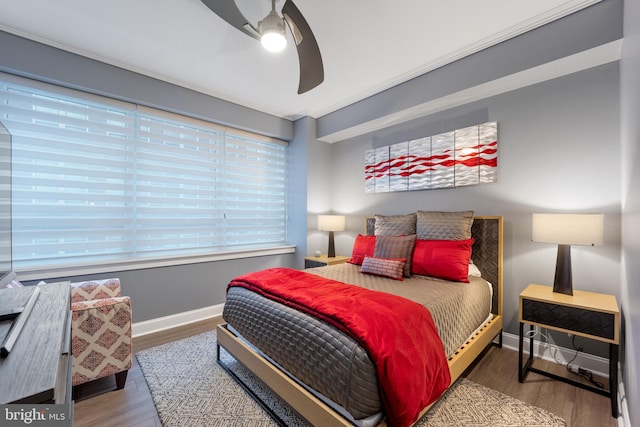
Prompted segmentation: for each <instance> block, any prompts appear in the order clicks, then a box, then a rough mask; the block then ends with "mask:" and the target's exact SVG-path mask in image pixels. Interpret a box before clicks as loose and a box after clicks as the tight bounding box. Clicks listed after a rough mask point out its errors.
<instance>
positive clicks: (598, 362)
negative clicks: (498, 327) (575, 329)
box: [502, 332, 631, 427]
mask: <svg viewBox="0 0 640 427" xmlns="http://www.w3.org/2000/svg"><path fill="white" fill-rule="evenodd" d="M502 345H503V347H506V348H508V349H510V350H514V351H518V346H519V337H518V335H515V334H510V333H508V332H503V333H502ZM525 349H528V346H525ZM575 352H576V351H575V350H572V349H568V348H565V347H560V346H558V345H556V344H548V343H545V342H541V341H539V340H534V343H533V354H534V355H535V356H536V357H540V358H541V359H544V360H548V361H550V362H554V363H557V362H558V361H560V362H561V363H563V364H566V363H567V362H568V361H569V360H571V359H572V358H573V356H574V355H575ZM526 354H528V351H527V352H526ZM571 364H572V365H574V366H581V367H582V368H584V369H588V370H590V371H591V372H593V373H594V374H596V375H600V376H602V377H605V378H609V359H605V358H604V357H599V356H594V355H592V354H586V353H579V354H578V356H577V357H576V358H575V360H574V361H573V362H571ZM618 378H619V379H622V376H621V374H620V366H619V365H618ZM618 408H619V412H620V416H619V417H618V427H631V422H630V420H629V406H628V402H627V399H626V396H625V391H624V383H623V382H622V381H620V382H619V383H618Z"/></svg>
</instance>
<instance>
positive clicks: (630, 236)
mask: <svg viewBox="0 0 640 427" xmlns="http://www.w3.org/2000/svg"><path fill="white" fill-rule="evenodd" d="M624 6H625V21H624V45H623V52H622V61H621V81H620V87H621V129H622V135H621V139H622V247H623V250H622V263H623V264H622V265H623V276H622V290H621V304H622V314H623V321H624V328H623V331H624V340H623V346H622V348H623V351H624V352H623V355H622V359H621V360H622V361H623V362H624V364H623V379H624V385H625V390H626V400H627V402H628V406H629V411H630V414H629V424H628V425H631V426H637V425H640V407H639V406H638V405H637V402H640V372H639V370H640V309H639V308H638V307H640V263H639V262H638V261H639V260H640V191H638V189H639V188H640V169H639V168H638V163H640V120H638V118H639V117H640V79H639V78H638V76H640V2H638V1H636V0H626V1H625V3H624ZM633 402H636V404H633Z"/></svg>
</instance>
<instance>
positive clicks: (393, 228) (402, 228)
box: [375, 213, 416, 236]
mask: <svg viewBox="0 0 640 427" xmlns="http://www.w3.org/2000/svg"><path fill="white" fill-rule="evenodd" d="M375 217H376V230H375V234H376V236H408V235H410V234H416V214H415V213H411V214H407V215H376V216H375Z"/></svg>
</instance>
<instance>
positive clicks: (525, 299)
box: [518, 285, 620, 418]
mask: <svg viewBox="0 0 640 427" xmlns="http://www.w3.org/2000/svg"><path fill="white" fill-rule="evenodd" d="M519 318H520V342H519V347H518V381H520V382H523V381H524V378H525V376H526V375H527V372H529V371H531V372H535V373H537V374H541V375H545V376H547V377H550V378H553V379H556V380H559V381H563V382H566V383H569V384H572V385H575V386H577V387H580V388H583V389H586V390H590V391H593V392H595V393H598V394H601V395H603V396H607V397H609V398H610V399H611V415H613V416H614V417H615V418H617V417H618V397H617V395H618V346H619V344H620V310H619V309H618V303H617V301H616V297H615V296H614V295H608V294H600V293H595V292H584V291H573V295H565V294H559V293H554V292H553V288H552V287H551V286H543V285H529V286H528V287H527V288H526V289H525V290H524V291H522V293H521V294H520V309H519ZM525 323H527V324H529V325H530V330H533V327H534V326H540V327H542V328H546V329H552V330H554V331H560V332H565V333H568V334H574V335H579V336H581V337H585V338H589V339H593V340H598V341H603V342H606V343H609V391H606V390H603V389H600V388H597V387H593V386H591V385H589V384H583V383H580V382H578V381H574V380H572V379H570V378H565V377H561V376H558V375H555V374H553V373H550V372H546V371H543V370H541V369H537V368H534V367H533V366H532V364H533V337H532V336H529V358H528V359H527V361H526V362H525V364H524V366H523V364H522V359H523V355H522V350H523V340H524V324H525Z"/></svg>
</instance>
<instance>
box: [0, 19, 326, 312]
mask: <svg viewBox="0 0 640 427" xmlns="http://www.w3.org/2000/svg"><path fill="white" fill-rule="evenodd" d="M0 71H4V72H9V73H12V74H16V75H20V76H23V77H32V78H37V79H38V80H42V81H46V82H49V83H55V84H59V85H62V86H66V87H71V88H74V89H80V90H84V91H87V92H91V93H96V94H100V95H105V96H111V97H113V98H116V99H121V100H126V101H130V102H136V103H139V104H142V105H147V106H151V107H159V108H162V109H165V110H167V111H171V112H176V113H180V114H185V115H188V116H192V117H196V118H201V119H206V120H211V121H214V122H216V123H220V124H223V125H230V126H235V127H238V128H241V129H246V130H250V131H254V132H258V133H261V134H264V135H268V136H273V137H276V138H281V139H284V140H291V142H290V145H289V154H290V156H289V166H290V168H289V182H290V183H291V185H290V186H289V188H288V192H289V194H288V209H289V213H290V215H289V221H288V224H287V240H288V243H290V244H294V245H299V246H300V248H299V249H298V252H297V253H296V254H287V255H274V256H263V257H252V258H246V259H235V260H228V261H216V262H207V263H200V264H190V265H181V266H172V267H162V268H149V269H141V270H131V271H118V272H112V273H103V274H95V275H90V276H74V277H41V279H43V280H47V281H51V280H71V281H81V280H87V279H100V278H108V277H114V276H115V277H119V278H120V279H121V281H122V287H123V292H124V293H125V294H126V295H129V296H131V298H132V306H133V321H134V322H139V321H143V320H149V319H153V318H157V317H162V316H167V315H171V314H176V313H181V312H185V311H190V310H195V309H198V308H203V307H208V306H212V305H216V304H222V303H224V300H225V289H226V285H227V283H229V280H231V279H232V278H233V277H235V276H237V275H239V274H243V273H247V272H249V271H255V270H259V269H262V268H268V267H279V266H285V267H302V266H303V265H304V261H303V258H304V255H305V253H306V250H305V245H306V237H307V236H306V204H307V197H306V188H307V186H306V179H307V149H306V146H307V141H306V137H307V136H308V135H309V132H307V131H300V132H299V133H298V135H297V136H296V137H295V138H294V124H293V123H292V122H290V121H288V120H285V119H282V118H279V117H275V116H271V115H268V114H265V113H261V112H258V111H255V110H251V109H249V108H246V107H243V106H240V105H237V104H233V103H230V102H227V101H223V100H220V99H217V98H213V97H211V96H207V95H203V94H201V93H197V92H194V91H192V90H188V89H184V88H181V87H179V86H176V85H172V84H168V83H165V82H162V81H159V80H156V79H153V78H149V77H145V76H142V75H140V74H136V73H133V72H130V71H127V70H123V69H120V68H117V67H113V66H111V65H107V64H104V63H101V62H98V61H95V60H91V59H87V58H84V57H81V56H78V55H75V54H71V53H68V52H65V51H62V50H59V49H56V48H53V47H50V46H45V45H43V44H40V43H36V42H32V41H29V40H26V39H23V38H20V37H17V36H14V35H11V34H8V33H5V32H2V31H0ZM314 125H315V124H314ZM302 128H303V127H301V129H302ZM311 132H313V134H314V135H315V127H314V128H312V129H311ZM19 277H20V274H19V272H18V278H19ZM27 283H31V282H27Z"/></svg>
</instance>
